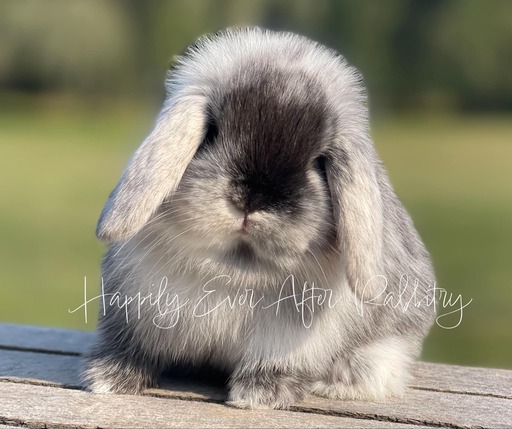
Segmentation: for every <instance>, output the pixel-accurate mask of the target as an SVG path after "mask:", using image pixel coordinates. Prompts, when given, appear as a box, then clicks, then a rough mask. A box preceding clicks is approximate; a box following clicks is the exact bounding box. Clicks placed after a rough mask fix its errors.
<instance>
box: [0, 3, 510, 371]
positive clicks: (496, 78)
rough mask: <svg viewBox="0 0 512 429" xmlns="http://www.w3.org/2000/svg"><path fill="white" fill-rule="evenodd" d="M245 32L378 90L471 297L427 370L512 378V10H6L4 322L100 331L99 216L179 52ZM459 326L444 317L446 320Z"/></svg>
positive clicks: (2, 38)
mask: <svg viewBox="0 0 512 429" xmlns="http://www.w3.org/2000/svg"><path fill="white" fill-rule="evenodd" d="M233 25H260V26H264V27H268V28H272V29H283V30H291V31H295V32H298V33H301V34H304V35H306V36H309V37H311V38H313V39H315V40H318V41H320V42H322V43H324V44H326V45H328V46H330V47H333V48H335V49H337V50H339V51H340V52H342V53H343V55H345V56H346V57H347V59H348V60H349V61H350V62H351V63H352V64H354V65H355V66H357V67H358V68H359V69H360V71H361V72H362V73H363V75H364V77H365V81H366V84H367V87H368V91H369V98H370V108H371V113H372V134H373V137H374V141H375V144H376V146H377V149H378V151H379V153H380V155H381V156H382V158H383V160H384V163H385V164H386V166H387V168H388V170H389V173H390V176H391V180H392V182H393V184H394V186H395V188H396V191H397V193H398V195H399V196H400V198H401V199H402V201H403V202H404V204H405V206H406V207H407V208H408V209H409V211H410V212H411V214H412V216H413V218H414V220H415V223H416V226H417V228H418V230H419V232H420V234H421V235H422V237H423V239H424V241H425V242H426V244H427V247H428V248H429V250H430V252H431V254H432V257H433V260H434V264H435V267H436V271H437V275H438V285H439V287H442V288H445V289H447V290H448V291H450V292H452V293H453V294H454V295H455V296H456V295H458V294H461V295H462V297H463V300H464V302H468V301H469V300H470V299H473V302H472V303H471V304H470V305H469V306H468V307H467V308H466V309H465V312H464V317H463V320H462V323H461V324H460V326H458V327H457V328H455V329H452V330H446V329H441V328H440V327H438V326H435V327H434V328H433V330H432V333H431V335H430V336H429V338H428V340H427V342H426V346H425V350H424V358H425V359H427V360H431V361H439V362H449V363H458V364H470V365H480V366H495V367H506V368H512V357H511V356H512V315H511V302H512V287H511V286H512V285H511V283H512V260H511V256H512V252H511V250H512V245H511V243H512V198H511V197H512V192H511V191H512V186H511V185H512V180H511V179H512V168H511V167H512V165H511V164H512V138H511V137H512V73H511V70H512V2H511V1H507V0H466V1H456V0H444V1H438V0H431V1H415V0H387V1H386V2H383V1H381V2H378V1H366V0H363V1H361V0H357V1H334V0H333V1H330V0H303V1H301V0H295V1H270V0H260V1H254V0H252V1H251V0H245V1H242V0H240V1H237V0H218V1H198V0H188V1H185V0H183V1H157V0H153V1H147V2H141V1H135V0H132V1H121V0H119V1H116V0H111V1H109V0H105V1H100V0H88V1H78V0H45V1H37V0H2V1H1V2H0V144H1V154H2V155H1V156H0V177H1V197H0V233H1V235H0V236H1V240H2V241H1V244H2V245H1V246H0V252H1V254H0V261H1V262H0V264H1V270H0V288H1V289H0V291H1V294H0V321H3V322H13V323H28V324H36V325H48V326H60V327H69V328H78V329H87V330H92V329H94V327H95V318H96V311H97V306H95V305H93V306H91V307H90V308H89V320H88V323H87V324H86V323H85V321H84V313H83V312H76V313H73V314H70V313H68V309H72V308H75V307H77V306H79V305H80V304H81V303H82V301H83V283H84V276H87V281H88V290H89V296H90V297H91V296H94V295H96V294H97V293H98V291H99V287H98V284H99V264H100V259H101V254H102V251H103V247H102V245H101V244H99V243H98V242H97V241H96V239H95V236H94V229H95V223H96V219H97V216H98V214H99V212H100V210H101V208H102V206H103V203H104V202H105V199H106V197H107V195H108V193H109V191H110V190H111V189H112V187H113V186H114V184H115V183H116V181H117V179H118V177H119V175H120V173H121V171H122V168H123V167H124V165H125V163H126V161H127V160H128V158H129V156H130V154H131V152H132V151H133V150H134V149H135V148H136V147H137V146H138V144H139V143H140V141H141V140H142V139H143V138H144V136H145V135H146V134H147V133H148V131H149V130H150V129H151V126H152V123H153V120H154V118H155V115H156V113H157V112H158V109H159V106H160V103H161V102H162V100H163V92H164V91H163V79H164V75H165V71H166V69H167V67H168V65H169V63H170V61H171V59H172V56H173V55H175V54H179V53H180V52H182V51H183V49H184V48H185V47H186V46H187V45H188V44H189V43H191V42H192V41H193V40H194V39H195V38H196V37H197V36H199V35H201V34H203V33H207V32H211V31H215V30H217V29H220V28H223V27H226V26H233ZM445 322H446V323H447V322H448V321H445Z"/></svg>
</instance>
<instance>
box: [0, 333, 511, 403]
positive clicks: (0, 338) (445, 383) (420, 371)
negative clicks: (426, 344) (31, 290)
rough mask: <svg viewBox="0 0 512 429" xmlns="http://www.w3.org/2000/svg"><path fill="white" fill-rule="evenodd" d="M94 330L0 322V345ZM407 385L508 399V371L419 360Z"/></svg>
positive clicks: (66, 341)
mask: <svg viewBox="0 0 512 429" xmlns="http://www.w3.org/2000/svg"><path fill="white" fill-rule="evenodd" d="M94 335H95V334H94V332H83V331H73V330H68V329H56V328H41V327H37V326H24V325H13V324H0V348H2V347H3V348H14V349H25V350H40V351H47V352H52V353H61V354H75V355H77V354H80V353H83V352H84V351H86V350H87V349H88V348H89V347H90V345H91V344H92V342H93V341H94ZM413 372H414V375H415V379H414V380H413V382H412V383H411V387H414V388H419V389H430V390H439V391H442V392H453V393H468V394H472V395H475V394H477V395H489V396H496V397H500V398H512V371H510V370H500V369H491V368H470V367H463V366H456V365H443V364H433V363H426V362H419V363H417V364H415V366H414V371H413Z"/></svg>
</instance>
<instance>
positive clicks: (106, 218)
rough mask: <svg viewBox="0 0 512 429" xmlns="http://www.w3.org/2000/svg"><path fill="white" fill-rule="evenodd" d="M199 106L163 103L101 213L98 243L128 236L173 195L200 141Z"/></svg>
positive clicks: (195, 99)
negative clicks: (151, 128)
mask: <svg viewBox="0 0 512 429" xmlns="http://www.w3.org/2000/svg"><path fill="white" fill-rule="evenodd" d="M204 107H205V100H204V98H203V97H200V96H194V95H187V96H182V97H176V98H174V99H171V100H168V103H167V104H166V105H165V106H164V108H163V109H162V111H161V113H160V115H159V117H158V119H157V121H156V125H155V127H154V129H153V131H152V132H151V133H150V134H149V136H148V137H147V138H146V140H144V142H143V143H142V144H141V146H140V147H139V148H138V149H137V151H136V152H135V154H134V155H133V156H132V158H131V160H130V161H129V162H128V165H127V166H126V169H125V170H124V172H123V175H122V177H121V180H120V181H119V183H118V184H117V186H116V187H115V189H114V190H113V191H112V193H111V194H110V196H109V198H108V200H107V203H106V204H105V207H104V208H103V211H102V212H101V215H100V218H99V221H98V226H97V228H96V235H97V237H98V238H99V239H100V240H102V241H106V242H112V241H120V240H125V239H128V238H130V237H132V236H133V235H135V234H136V233H137V232H139V231H140V230H141V229H142V227H143V226H144V225H145V224H146V222H147V221H148V220H149V219H150V217H151V216H152V215H153V214H154V213H155V211H156V210H157V208H158V207H159V206H160V204H161V203H162V202H163V200H164V199H165V198H166V197H167V196H168V195H170V194H172V193H173V192H174V191H175V190H176V188H177V186H178V184H179V182H180V180H181V177H182V175H183V173H184V172H185V169H186V168H187V165H188V163H189V162H190V160H191V159H192V157H193V156H194V154H195V152H196V150H197V147H198V146H199V144H200V142H201V139H202V137H203V134H204V122H205V115H204V110H205V109H204Z"/></svg>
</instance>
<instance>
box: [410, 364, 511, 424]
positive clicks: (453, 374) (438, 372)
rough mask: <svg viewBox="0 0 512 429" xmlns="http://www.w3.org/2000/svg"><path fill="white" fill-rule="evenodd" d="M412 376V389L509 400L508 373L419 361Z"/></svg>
mask: <svg viewBox="0 0 512 429" xmlns="http://www.w3.org/2000/svg"><path fill="white" fill-rule="evenodd" d="M413 374H414V380H413V381H412V382H411V384H410V385H411V387H415V388H419V389H429V390H438V391H441V392H456V393H467V394H471V395H488V396H496V397H499V398H509V399H512V371H510V370H505V369H495V368H470V367H464V366H457V365H444V364H434V363H427V362H418V363H416V364H415V365H414V368H413ZM511 426H512V422H511Z"/></svg>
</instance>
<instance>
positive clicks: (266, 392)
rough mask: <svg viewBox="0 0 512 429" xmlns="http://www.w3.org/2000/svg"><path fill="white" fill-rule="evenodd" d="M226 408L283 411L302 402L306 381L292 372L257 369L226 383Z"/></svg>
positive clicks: (306, 385)
mask: <svg viewBox="0 0 512 429" xmlns="http://www.w3.org/2000/svg"><path fill="white" fill-rule="evenodd" d="M230 386H231V389H230V392H229V398H228V401H227V402H226V403H227V405H230V406H233V407H237V408H277V409H286V408H288V407H289V406H290V405H292V404H294V403H295V402H297V401H300V400H301V399H303V398H304V397H305V396H306V394H307V393H308V390H309V388H310V384H309V381H307V380H306V378H305V377H303V376H301V375H300V374H298V373H297V374H294V373H293V372H292V371H279V370H272V371H271V370H264V369H261V368H259V369H257V370H251V371H247V372H239V373H238V374H236V375H235V376H233V378H232V379H231V382H230Z"/></svg>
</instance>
